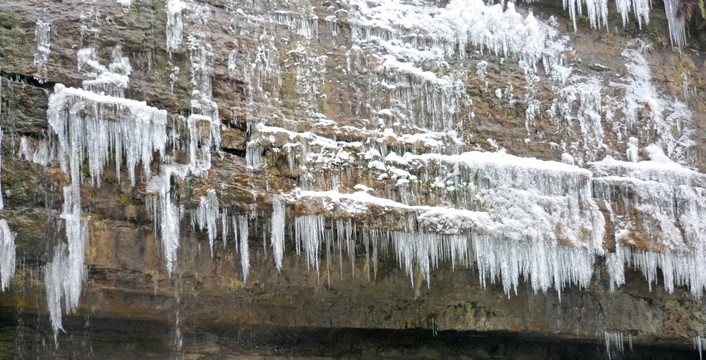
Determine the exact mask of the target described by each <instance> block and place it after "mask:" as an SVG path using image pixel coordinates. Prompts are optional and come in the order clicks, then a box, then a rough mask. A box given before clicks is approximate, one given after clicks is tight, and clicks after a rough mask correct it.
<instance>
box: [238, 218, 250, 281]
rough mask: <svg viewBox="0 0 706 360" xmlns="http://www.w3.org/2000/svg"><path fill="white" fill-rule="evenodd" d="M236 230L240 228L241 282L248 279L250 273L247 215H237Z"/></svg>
mask: <svg viewBox="0 0 706 360" xmlns="http://www.w3.org/2000/svg"><path fill="white" fill-rule="evenodd" d="M238 230H240V265H241V266H242V267H243V282H247V281H248V274H249V273H250V251H249V249H248V239H249V234H248V216H247V215H240V216H238Z"/></svg>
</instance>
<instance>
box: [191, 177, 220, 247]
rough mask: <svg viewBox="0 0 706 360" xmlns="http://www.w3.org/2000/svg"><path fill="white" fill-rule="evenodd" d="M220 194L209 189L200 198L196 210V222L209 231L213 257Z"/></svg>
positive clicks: (201, 228) (209, 242) (200, 227)
mask: <svg viewBox="0 0 706 360" xmlns="http://www.w3.org/2000/svg"><path fill="white" fill-rule="evenodd" d="M218 215H219V212H218V196H217V195H216V190H214V189H208V191H206V196H202V197H201V198H200V202H199V207H198V209H197V210H196V222H197V223H198V225H199V229H200V230H204V229H206V230H207V232H208V245H209V247H210V249H211V257H213V243H214V241H215V239H216V236H217V234H218V228H217V227H218V224H217V221H218Z"/></svg>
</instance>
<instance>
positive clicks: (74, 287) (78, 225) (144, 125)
mask: <svg viewBox="0 0 706 360" xmlns="http://www.w3.org/2000/svg"><path fill="white" fill-rule="evenodd" d="M91 54H92V52H91V51H90V50H81V51H79V64H89V65H91V67H93V68H94V70H96V71H97V72H96V73H94V75H95V76H96V78H95V80H90V81H87V82H86V83H84V86H85V89H76V88H67V87H65V86H64V85H62V84H57V85H56V86H55V87H54V93H53V94H52V95H51V96H50V97H49V106H48V110H47V118H48V122H49V126H50V128H51V129H52V131H53V132H54V134H55V135H56V137H57V139H58V149H59V150H58V153H59V156H58V157H59V160H60V165H61V169H62V170H63V171H64V172H65V173H66V174H67V175H68V177H69V179H70V181H71V183H70V185H68V186H66V187H65V188H64V208H63V211H62V214H61V218H62V219H63V220H64V222H65V227H66V242H67V245H63V244H62V245H60V246H57V248H56V251H55V254H54V258H53V260H52V261H51V262H50V263H48V264H47V265H46V267H45V283H46V286H47V289H50V290H48V291H47V294H48V296H49V298H48V303H49V304H50V307H49V310H50V314H51V320H52V328H53V329H54V334H55V336H56V333H57V332H58V330H60V329H61V299H64V300H65V301H64V311H65V312H67V313H70V312H72V311H73V310H74V309H75V308H76V306H78V300H79V297H80V294H81V283H82V281H83V276H84V265H83V259H84V246H85V243H86V239H87V236H88V229H87V224H86V222H85V221H83V219H82V214H81V189H80V186H81V183H82V181H83V179H82V173H81V169H82V167H83V162H84V159H87V161H88V173H89V175H90V177H91V183H92V184H93V185H95V186H99V185H100V181H101V177H102V172H103V168H104V166H105V165H106V164H107V163H108V161H109V160H110V158H111V154H114V156H115V168H116V172H117V175H118V177H120V167H121V166H122V163H123V158H124V159H125V165H126V167H127V169H128V173H129V177H130V181H131V182H132V184H133V185H134V184H135V181H136V174H135V168H136V167H137V165H138V163H139V162H142V165H143V167H142V169H143V172H144V174H145V176H149V173H150V164H151V163H152V157H153V154H154V152H155V151H157V152H159V153H160V154H161V155H164V146H165V142H166V115H167V114H166V111H164V110H158V109H156V108H153V107H150V106H148V105H147V104H145V103H144V102H139V101H135V100H130V99H125V98H122V97H116V96H111V95H106V94H105V93H106V92H107V93H108V94H113V95H120V94H122V90H121V89H124V87H125V86H124V85H125V84H124V82H125V81H126V80H125V79H124V77H126V76H127V75H123V74H122V73H124V72H127V73H129V70H128V69H129V62H128V60H127V59H126V58H124V57H122V56H121V54H120V52H119V50H118V51H117V52H114V53H113V55H114V57H113V61H114V62H113V63H112V64H111V65H110V66H109V67H108V68H106V67H103V66H101V65H100V64H97V62H95V61H94V60H93V58H92V55H91ZM95 91H100V93H97V92H95Z"/></svg>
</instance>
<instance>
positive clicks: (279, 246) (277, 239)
mask: <svg viewBox="0 0 706 360" xmlns="http://www.w3.org/2000/svg"><path fill="white" fill-rule="evenodd" d="M285 221H286V212H285V208H284V203H282V200H275V201H273V202H272V231H271V234H272V241H271V244H272V252H273V254H274V257H275V266H276V267H277V270H281V269H282V257H283V255H284V239H285V236H284V229H285V225H286V223H285Z"/></svg>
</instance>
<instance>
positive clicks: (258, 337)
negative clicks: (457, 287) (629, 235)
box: [0, 309, 699, 360]
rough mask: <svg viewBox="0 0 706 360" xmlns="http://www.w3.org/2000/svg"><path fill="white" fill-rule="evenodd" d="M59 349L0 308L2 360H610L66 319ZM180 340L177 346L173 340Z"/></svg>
mask: <svg viewBox="0 0 706 360" xmlns="http://www.w3.org/2000/svg"><path fill="white" fill-rule="evenodd" d="M64 329H65V333H60V334H59V337H58V346H55V343H54V339H53V334H52V332H51V328H50V327H49V320H48V318H47V317H46V315H34V314H18V313H17V312H15V311H7V309H5V310H3V309H0V358H2V359H176V358H180V359H264V358H268V359H269V358H297V359H340V358H353V359H518V360H534V359H542V360H545V359H551V360H565V359H567V360H568V359H608V354H607V353H606V348H605V344H604V343H602V342H597V341H588V340H575V339H559V338H550V337H546V336H534V335H531V334H516V333H508V332H469V331H464V332H457V331H438V332H436V334H434V332H432V331H430V330H419V329H404V330H389V329H354V328H336V329H326V328H273V327H251V326H246V327H242V328H238V327H232V326H228V327H226V326H212V327H209V328H190V327H188V326H182V327H180V331H179V332H177V331H176V330H175V326H174V324H163V323H157V322H147V321H128V320H114V319H98V318H91V317H86V316H67V317H65V318H64ZM179 341H180V342H181V346H180V348H179V347H178V346H177V342H179ZM611 359H655V360H657V359H699V354H698V352H696V351H695V350H691V349H684V348H683V347H678V346H673V345H669V344H659V345H652V346H644V345H643V346H637V345H636V346H635V347H634V348H633V350H632V351H629V349H628V344H625V352H624V353H619V352H616V351H615V350H613V351H611Z"/></svg>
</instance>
